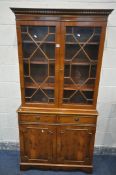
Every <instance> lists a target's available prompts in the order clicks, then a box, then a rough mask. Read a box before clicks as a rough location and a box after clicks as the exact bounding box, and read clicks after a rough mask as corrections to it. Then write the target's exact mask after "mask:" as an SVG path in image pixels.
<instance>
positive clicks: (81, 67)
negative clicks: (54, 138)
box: [60, 22, 105, 108]
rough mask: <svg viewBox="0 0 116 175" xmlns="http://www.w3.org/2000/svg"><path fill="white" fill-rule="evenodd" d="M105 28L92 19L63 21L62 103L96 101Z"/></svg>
mask: <svg viewBox="0 0 116 175" xmlns="http://www.w3.org/2000/svg"><path fill="white" fill-rule="evenodd" d="M102 29H103V26H100V24H97V23H96V24H95V23H92V22H90V23H89V22H88V23H85V22H84V23H83V22H78V23H75V22H67V23H64V24H63V25H62V40H63V42H62V44H61V56H62V61H61V69H63V71H62V78H61V81H60V84H61V86H60V87H61V91H60V92H61V94H60V99H61V101H60V106H63V105H64V106H65V107H66V106H69V105H70V107H71V108H72V107H73V108H74V107H75V105H80V106H83V105H84V106H85V105H86V106H90V105H93V103H94V100H95V93H96V92H95V93H94V91H95V88H96V87H97V84H98V82H97V84H96V81H97V80H96V77H97V71H99V70H97V68H98V69H100V60H101V58H102V57H101V55H100V54H101V53H100V52H99V49H100V48H101V47H103V31H104V29H103V30H102ZM104 33H105V31H104ZM99 53H100V54H99ZM98 62H99V66H98ZM96 91H97V89H96Z"/></svg>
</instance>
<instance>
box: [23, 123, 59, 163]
mask: <svg viewBox="0 0 116 175" xmlns="http://www.w3.org/2000/svg"><path fill="white" fill-rule="evenodd" d="M20 136H21V140H20V144H21V152H22V154H21V159H22V161H24V162H25V161H26V162H53V161H54V159H55V156H56V153H55V147H56V146H55V145H56V128H55V127H52V126H47V125H20Z"/></svg>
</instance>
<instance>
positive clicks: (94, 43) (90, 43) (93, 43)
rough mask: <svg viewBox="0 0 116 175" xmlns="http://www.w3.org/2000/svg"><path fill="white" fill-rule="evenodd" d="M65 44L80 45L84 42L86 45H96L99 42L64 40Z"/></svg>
mask: <svg viewBox="0 0 116 175" xmlns="http://www.w3.org/2000/svg"><path fill="white" fill-rule="evenodd" d="M65 44H77V45H79V44H80V45H82V44H86V45H98V44H99V42H89V43H86V42H79V43H77V42H65Z"/></svg>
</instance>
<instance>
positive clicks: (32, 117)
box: [19, 114, 56, 123]
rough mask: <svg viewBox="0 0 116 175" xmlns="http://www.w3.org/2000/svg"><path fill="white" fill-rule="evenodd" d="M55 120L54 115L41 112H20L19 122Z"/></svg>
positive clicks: (48, 121)
mask: <svg viewBox="0 0 116 175" xmlns="http://www.w3.org/2000/svg"><path fill="white" fill-rule="evenodd" d="M55 121H56V116H55V115H49V114H48V115H47V114H46V115H45V114H44V115H43V114H20V115H19V122H46V123H51V122H55Z"/></svg>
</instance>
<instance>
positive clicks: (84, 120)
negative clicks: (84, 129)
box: [58, 115, 97, 124]
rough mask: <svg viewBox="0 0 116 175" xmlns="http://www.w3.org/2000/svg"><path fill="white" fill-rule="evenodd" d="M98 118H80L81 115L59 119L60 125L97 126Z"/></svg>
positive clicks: (60, 117)
mask: <svg viewBox="0 0 116 175" xmlns="http://www.w3.org/2000/svg"><path fill="white" fill-rule="evenodd" d="M96 119H97V117H96V116H79V115H71V116H68V115H65V116H64V115H63V116H59V117H58V121H59V122H60V123H74V124H96Z"/></svg>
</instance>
